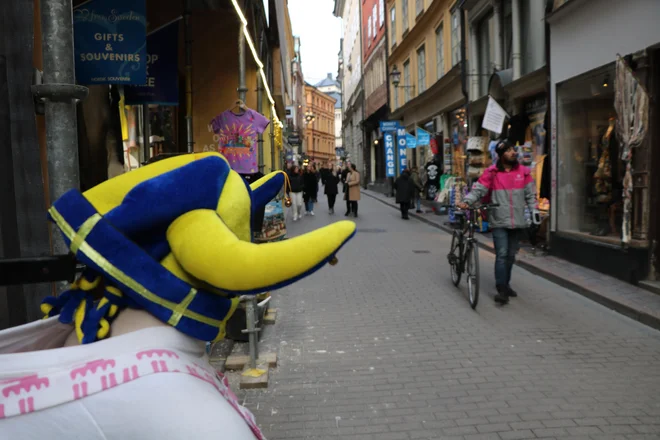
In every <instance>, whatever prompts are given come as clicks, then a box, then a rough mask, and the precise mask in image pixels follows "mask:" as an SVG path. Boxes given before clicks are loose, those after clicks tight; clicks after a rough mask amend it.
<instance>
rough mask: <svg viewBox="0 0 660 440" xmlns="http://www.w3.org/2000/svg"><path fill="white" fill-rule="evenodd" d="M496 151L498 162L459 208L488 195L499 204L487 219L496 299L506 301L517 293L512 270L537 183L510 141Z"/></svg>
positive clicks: (502, 143) (500, 145)
mask: <svg viewBox="0 0 660 440" xmlns="http://www.w3.org/2000/svg"><path fill="white" fill-rule="evenodd" d="M495 151H496V152H497V156H498V160H497V163H496V164H495V165H493V166H491V167H489V168H488V169H486V171H484V173H483V174H482V175H481V177H480V178H479V181H478V182H476V183H475V184H474V185H473V186H472V191H471V192H470V194H468V195H467V196H466V197H465V200H464V203H459V204H458V207H459V208H462V209H467V208H468V207H469V206H472V205H474V204H475V203H477V202H478V201H480V200H481V199H482V198H484V197H486V196H490V199H491V203H494V204H498V205H499V206H498V207H496V208H493V209H492V210H490V211H489V212H488V221H489V225H490V227H491V229H492V231H493V243H494V245H495V284H496V287H497V295H495V301H497V302H498V303H501V304H506V303H508V302H509V298H510V297H516V296H518V294H517V293H516V292H515V291H514V290H513V289H512V288H511V285H510V282H511V270H512V268H513V264H514V263H515V260H516V253H517V252H518V249H519V248H520V236H521V234H522V232H523V230H524V229H526V228H527V227H528V225H527V220H526V219H525V207H526V206H527V207H528V208H529V209H530V211H531V212H534V211H535V210H536V185H535V184H534V179H533V178H532V175H531V172H530V170H529V168H527V167H524V166H522V165H520V164H519V163H518V153H517V152H516V149H515V147H514V146H513V145H512V144H511V143H510V142H509V141H508V140H503V141H502V142H500V143H499V144H498V145H497V148H496V149H495Z"/></svg>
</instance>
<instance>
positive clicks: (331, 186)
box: [325, 169, 341, 214]
mask: <svg viewBox="0 0 660 440" xmlns="http://www.w3.org/2000/svg"><path fill="white" fill-rule="evenodd" d="M327 171H328V172H327V173H326V175H325V195H326V196H327V197H328V209H329V210H330V214H334V213H335V200H337V193H338V192H339V189H338V188H337V186H338V185H339V180H340V176H341V170H339V169H338V170H336V171H333V170H332V169H328V170H327Z"/></svg>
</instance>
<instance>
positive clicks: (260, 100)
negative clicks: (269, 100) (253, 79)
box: [241, 32, 275, 173]
mask: <svg viewBox="0 0 660 440" xmlns="http://www.w3.org/2000/svg"><path fill="white" fill-rule="evenodd" d="M242 35H243V34H241V40H243V41H245V39H244V38H242ZM243 44H245V43H243ZM263 46H264V34H263V32H262V33H261V36H260V37H259V53H260V54H263ZM271 110H272V109H271ZM257 112H259V113H262V114H263V112H264V85H263V80H262V79H261V75H260V74H259V72H257ZM271 125H272V115H271ZM257 146H258V147H257V154H258V155H259V158H258V159H257V160H258V163H259V172H260V173H263V172H264V171H265V170H264V135H263V133H259V134H258V135H257ZM270 147H271V151H272V149H273V148H275V145H273V143H272V142H271V144H270ZM272 166H273V163H272V162H271V168H272Z"/></svg>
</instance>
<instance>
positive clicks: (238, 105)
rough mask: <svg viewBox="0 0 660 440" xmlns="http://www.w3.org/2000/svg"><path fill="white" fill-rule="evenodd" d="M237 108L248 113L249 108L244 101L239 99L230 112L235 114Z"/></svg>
mask: <svg viewBox="0 0 660 440" xmlns="http://www.w3.org/2000/svg"><path fill="white" fill-rule="evenodd" d="M236 108H238V109H239V110H241V111H242V112H246V111H248V107H247V105H245V103H244V102H243V100H242V99H237V100H236V102H234V106H233V107H232V108H230V109H229V111H230V112H232V113H233V112H234V110H235V109H236Z"/></svg>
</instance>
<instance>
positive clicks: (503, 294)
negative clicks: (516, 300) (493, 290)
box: [495, 286, 509, 304]
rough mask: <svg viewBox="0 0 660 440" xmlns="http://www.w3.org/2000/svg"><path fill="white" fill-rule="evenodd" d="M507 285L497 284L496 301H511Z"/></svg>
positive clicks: (501, 302)
mask: <svg viewBox="0 0 660 440" xmlns="http://www.w3.org/2000/svg"><path fill="white" fill-rule="evenodd" d="M507 293H508V292H507V290H506V287H503V286H497V294H496V295H495V302H497V303H500V304H507V303H508V302H509V295H507Z"/></svg>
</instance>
